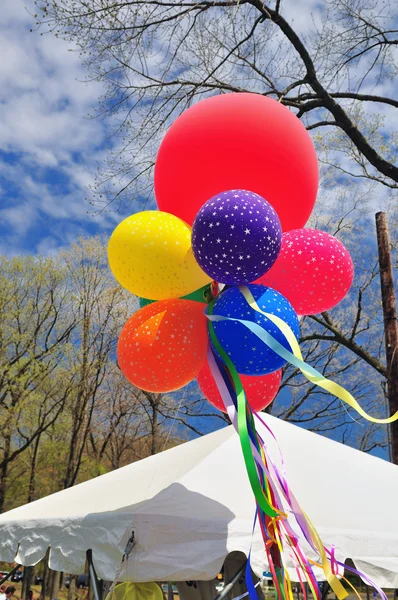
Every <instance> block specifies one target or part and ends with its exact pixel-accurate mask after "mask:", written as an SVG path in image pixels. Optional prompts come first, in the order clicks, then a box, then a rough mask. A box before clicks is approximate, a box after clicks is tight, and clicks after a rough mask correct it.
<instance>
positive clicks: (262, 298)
mask: <svg viewBox="0 0 398 600" xmlns="http://www.w3.org/2000/svg"><path fill="white" fill-rule="evenodd" d="M248 287H249V289H250V291H251V293H252V294H253V297H254V298H255V300H256V302H257V304H258V306H259V308H260V309H261V310H262V311H264V312H268V313H270V314H273V315H276V316H278V317H280V318H281V319H282V320H283V321H284V322H285V323H287V324H288V325H289V327H290V328H291V329H292V331H293V333H294V335H295V336H296V337H298V336H299V333H300V328H299V322H298V318H297V314H296V312H295V310H294V309H293V307H292V305H291V304H290V302H288V300H286V298H285V297H284V296H282V294H280V293H279V292H277V291H275V290H273V289H271V288H269V287H265V286H262V285H253V284H252V285H249V286H248ZM213 314H214V315H222V316H224V317H229V318H230V319H240V320H246V321H252V322H254V323H257V324H258V325H261V327H262V328H263V329H265V330H266V331H267V332H268V333H270V334H271V335H272V336H273V337H274V338H275V339H276V340H277V341H278V342H279V343H280V344H282V345H283V346H284V347H285V348H286V349H288V350H290V346H289V343H288V341H287V340H286V338H285V336H284V335H283V333H282V331H281V330H280V329H279V328H278V327H277V326H276V325H274V324H273V323H272V322H271V321H270V320H269V319H268V318H267V317H266V316H264V315H262V314H261V313H259V312H257V311H255V310H254V309H252V308H251V307H250V305H249V304H248V303H247V301H246V299H245V298H244V296H243V294H242V293H241V292H240V290H239V288H235V287H233V288H229V289H227V290H226V291H225V292H223V293H222V294H221V295H220V296H219V297H218V298H217V299H216V301H215V302H214V306H213ZM213 326H214V331H215V334H216V336H217V338H218V341H219V342H220V344H221V346H222V348H223V349H224V350H225V352H226V353H227V354H228V355H229V357H230V359H231V360H232V362H233V363H234V366H235V368H236V370H237V371H238V373H241V374H245V375H265V374H267V373H272V372H273V371H276V370H277V369H280V368H281V367H283V365H284V364H286V361H285V360H284V359H283V358H282V357H281V356H279V355H278V354H276V353H275V352H274V351H273V350H271V348H269V346H267V345H266V344H264V343H263V342H262V341H261V340H260V339H259V338H258V337H257V336H256V335H255V334H254V333H252V332H251V331H249V329H247V327H246V326H245V325H244V324H242V323H239V321H238V320H231V321H229V320H228V321H215V322H214V323H213ZM212 348H213V350H214V351H215V352H216V353H217V350H216V348H215V347H214V345H213V344H212Z"/></svg>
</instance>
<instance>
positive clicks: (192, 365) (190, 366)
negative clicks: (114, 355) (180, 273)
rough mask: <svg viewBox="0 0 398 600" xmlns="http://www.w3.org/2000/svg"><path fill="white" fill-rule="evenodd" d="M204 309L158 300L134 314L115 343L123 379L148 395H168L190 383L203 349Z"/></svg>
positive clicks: (185, 302)
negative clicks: (159, 393)
mask: <svg viewBox="0 0 398 600" xmlns="http://www.w3.org/2000/svg"><path fill="white" fill-rule="evenodd" d="M206 325H207V321H206V317H205V315H204V306H203V304H200V303H199V302H195V301H192V300H180V299H178V300H176V299H170V300H162V301H159V302H154V303H153V304H149V305H147V306H145V307H144V308H141V309H140V310H139V311H137V312H136V313H135V314H134V315H133V316H132V317H131V318H130V319H129V320H128V321H127V323H126V324H125V326H124V327H123V329H122V332H121V334H120V337H119V342H118V362H119V366H120V368H121V370H122V371H123V373H124V375H125V376H126V377H127V379H128V380H129V381H130V382H131V383H133V384H134V385H135V386H137V387H139V388H141V389H143V390H146V391H148V392H169V391H173V390H176V389H179V388H180V387H182V386H184V385H186V384H187V383H189V381H192V379H194V378H195V377H196V375H197V373H198V371H199V370H200V369H201V368H202V366H203V364H204V362H205V358H206V349H207V331H206Z"/></svg>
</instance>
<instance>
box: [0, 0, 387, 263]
mask: <svg viewBox="0 0 398 600" xmlns="http://www.w3.org/2000/svg"><path fill="white" fill-rule="evenodd" d="M1 4H2V8H1V20H0V54H1V56H2V60H1V62H0V102H1V111H0V252H3V253H6V254H8V255H12V254H19V253H43V254H49V253H52V252H54V251H55V250H57V249H59V248H62V247H65V246H68V245H69V244H70V243H71V241H72V240H73V239H75V238H76V237H77V236H78V235H91V234H94V233H106V234H109V233H111V231H112V230H113V228H114V226H115V225H116V223H117V222H119V221H120V220H121V218H122V215H120V214H118V213H116V212H113V211H111V212H107V213H106V214H100V215H98V214H95V213H94V211H93V209H92V207H91V206H89V204H88V203H87V201H86V195H87V186H89V185H90V184H91V183H93V181H94V175H95V170H96V167H97V165H98V164H100V163H101V162H102V161H103V160H104V158H105V157H106V137H107V129H106V128H107V125H109V124H107V122H106V121H103V120H100V119H93V118H90V117H89V114H92V113H93V112H94V108H95V107H96V105H97V100H98V97H99V96H100V95H101V92H102V91H103V89H102V84H100V83H97V82H90V83H89V84H86V83H85V82H84V80H85V77H86V75H87V74H86V72H85V70H84V68H83V66H82V64H81V60H80V57H79V55H78V53H77V52H75V51H73V48H71V45H70V44H68V43H67V42H65V41H63V40H61V39H59V38H56V37H55V36H54V35H52V34H51V33H44V35H41V30H34V31H33V32H32V33H30V32H29V30H30V29H31V27H32V25H33V24H34V19H33V16H32V14H33V12H34V10H35V9H34V3H33V0H2V3H1ZM290 4H291V3H290V1H289V0H285V3H284V6H285V7H287V8H286V10H288V11H289V5H290ZM306 5H307V6H308V10H313V9H314V7H315V6H316V3H314V2H312V1H311V0H307V2H306ZM26 7H27V8H26ZM29 11H30V13H31V14H29ZM304 12H305V11H303V12H302V13H300V15H296V14H295V16H294V19H293V20H294V25H295V27H296V28H298V30H299V31H300V33H302V34H303V33H304V32H305V29H306V27H307V26H308V23H307V20H306V19H303V18H302V17H303V14H304ZM385 85H387V83H386V84H385ZM390 85H391V82H389V86H390ZM383 110H384V109H383ZM385 192H386V190H385V189H383V186H379V190H378V192H377V196H383V194H384V195H385ZM376 203H378V200H376Z"/></svg>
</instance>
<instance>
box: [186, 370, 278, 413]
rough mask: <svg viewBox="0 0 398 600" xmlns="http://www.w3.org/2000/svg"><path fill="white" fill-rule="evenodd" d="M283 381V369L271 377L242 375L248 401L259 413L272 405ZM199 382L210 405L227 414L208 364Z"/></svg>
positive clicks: (198, 379)
mask: <svg viewBox="0 0 398 600" xmlns="http://www.w3.org/2000/svg"><path fill="white" fill-rule="evenodd" d="M281 379H282V370H281V369H279V371H274V372H273V373H270V374H269V375H256V376H251V375H240V380H241V382H242V385H243V388H244V390H245V393H246V398H247V401H248V402H249V404H250V406H251V408H252V409H253V410H255V411H257V412H259V411H260V410H264V408H265V407H266V406H268V405H269V404H271V402H272V400H273V399H274V398H275V396H276V394H277V393H278V391H279V387H280V384H281ZM197 382H198V384H199V387H200V389H201V390H202V392H203V394H204V395H205V396H206V398H207V400H208V401H209V402H210V404H212V405H213V406H215V407H216V408H218V410H221V411H223V412H225V408H224V403H223V401H222V398H221V395H220V392H219V391H218V388H217V385H216V382H215V381H214V377H213V375H212V373H211V370H210V367H209V364H208V363H207V362H206V364H205V366H204V367H203V368H202V370H201V371H200V373H199V375H198V376H197Z"/></svg>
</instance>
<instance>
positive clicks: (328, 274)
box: [255, 229, 354, 315]
mask: <svg viewBox="0 0 398 600" xmlns="http://www.w3.org/2000/svg"><path fill="white" fill-rule="evenodd" d="M353 278H354V264H353V262H352V259H351V256H350V253H349V252H348V250H347V248H346V247H345V246H344V245H343V244H342V243H341V242H340V241H339V240H338V239H336V238H335V237H333V236H332V235H330V234H329V233H326V232H324V231H318V230H317V229H293V230H292V231H287V232H286V233H284V234H283V235H282V247H281V251H280V253H279V256H278V258H277V259H276V262H275V263H274V265H273V266H272V267H271V269H270V270H269V271H267V273H265V274H264V275H263V276H262V277H260V279H258V280H257V281H256V282H255V283H259V284H261V285H268V286H269V287H272V288H274V289H275V290H277V291H278V292H280V293H281V294H283V295H284V296H285V297H286V298H287V299H288V300H289V302H290V303H291V304H292V305H293V308H294V309H295V311H296V312H297V313H298V314H299V315H316V314H319V313H321V312H324V311H326V310H330V309H331V308H333V307H334V306H336V305H337V304H338V303H339V302H341V300H342V299H343V298H344V296H345V295H346V294H347V292H348V290H349V289H350V287H351V284H352V280H353Z"/></svg>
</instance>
